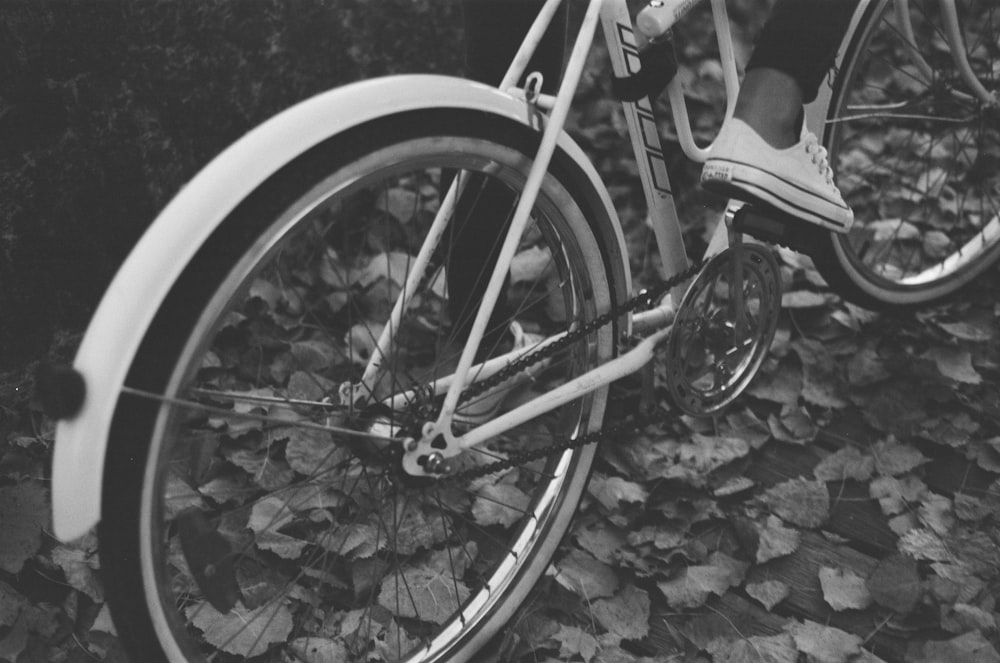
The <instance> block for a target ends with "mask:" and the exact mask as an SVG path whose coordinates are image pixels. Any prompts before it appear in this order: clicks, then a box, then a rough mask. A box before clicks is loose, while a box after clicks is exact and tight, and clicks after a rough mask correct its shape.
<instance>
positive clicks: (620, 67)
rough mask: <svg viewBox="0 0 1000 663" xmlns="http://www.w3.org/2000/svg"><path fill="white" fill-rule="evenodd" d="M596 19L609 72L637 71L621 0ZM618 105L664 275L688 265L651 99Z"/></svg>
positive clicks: (630, 29)
mask: <svg viewBox="0 0 1000 663" xmlns="http://www.w3.org/2000/svg"><path fill="white" fill-rule="evenodd" d="M601 24H602V25H603V26H604V41H605V43H607V45H608V54H609V55H610V57H611V67H612V71H613V72H614V75H615V76H618V77H626V76H632V75H635V74H636V73H638V72H639V70H640V68H641V66H642V65H641V64H640V63H639V46H638V42H637V41H636V34H635V30H634V28H633V27H632V19H631V18H630V17H629V13H628V7H627V5H626V3H625V0H613V1H609V2H606V3H605V4H604V7H603V8H602V9H601ZM622 109H623V110H624V113H625V121H626V123H627V126H628V130H629V135H630V136H631V138H632V148H633V150H634V151H635V160H636V164H637V165H638V167H639V177H640V178H641V181H642V188H643V191H644V192H645V194H646V205H647V207H648V209H649V216H650V218H651V219H652V225H653V232H654V233H655V235H656V244H657V247H658V248H659V251H660V260H661V261H662V264H663V270H664V274H663V276H665V277H668V276H670V275H671V274H677V273H678V272H681V271H683V270H685V269H687V267H688V259H687V253H686V251H685V250H684V238H683V236H682V234H681V224H680V219H679V218H678V216H677V207H676V206H675V205H674V195H673V189H672V188H671V185H670V178H669V177H668V175H667V162H666V159H665V158H664V156H663V144H662V142H661V141H660V133H659V130H658V128H657V125H656V117H655V116H654V114H653V104H652V102H651V101H650V99H649V98H648V97H647V98H643V99H641V100H639V101H638V102H635V103H631V102H622ZM684 289H685V286H684V285H682V286H679V287H678V288H675V289H674V292H673V296H674V298H675V300H679V298H680V296H681V295H682V294H683V292H684Z"/></svg>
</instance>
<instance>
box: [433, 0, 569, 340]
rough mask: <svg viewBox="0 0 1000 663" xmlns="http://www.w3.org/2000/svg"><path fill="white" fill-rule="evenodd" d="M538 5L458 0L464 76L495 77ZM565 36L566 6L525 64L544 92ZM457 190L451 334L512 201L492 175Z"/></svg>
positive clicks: (469, 306)
mask: <svg viewBox="0 0 1000 663" xmlns="http://www.w3.org/2000/svg"><path fill="white" fill-rule="evenodd" d="M542 4H543V0H464V2H463V10H464V23H465V31H466V35H465V43H466V68H467V75H468V76H469V78H472V79H473V80H477V81H479V82H482V83H486V84H488V85H497V84H499V83H500V81H501V79H502V78H503V76H504V74H505V73H506V71H507V67H508V65H509V64H510V61H511V60H512V59H513V58H514V54H515V53H516V52H517V49H518V47H519V46H520V45H521V41H522V39H523V38H524V35H525V34H526V33H527V31H528V29H529V28H530V27H531V24H532V22H533V21H534V20H535V17H536V16H537V15H538V11H539V9H541V6H542ZM565 41H566V13H565V11H564V10H561V11H560V13H559V14H558V15H557V17H556V19H555V20H554V22H553V24H552V26H551V28H550V29H549V31H548V32H547V33H546V35H545V38H544V39H543V40H542V43H541V44H540V46H539V49H538V51H537V52H536V53H535V56H534V58H533V59H532V61H531V64H530V66H529V67H528V71H529V72H532V71H539V72H541V74H542V76H543V77H544V80H545V83H544V88H543V89H545V91H546V92H552V91H554V90H555V89H556V88H557V87H558V82H559V78H560V75H561V74H562V65H563V51H564V48H565ZM465 189H466V191H467V192H468V193H467V194H466V195H464V196H462V198H461V199H460V200H459V201H458V203H457V204H456V210H455V215H454V220H453V222H452V227H451V228H450V229H449V236H448V244H449V246H448V248H449V252H448V254H449V255H448V263H447V265H446V269H447V281H448V304H449V314H450V316H451V319H452V322H453V324H454V329H455V331H456V335H457V337H458V339H459V340H461V339H464V337H465V336H467V335H468V332H469V330H470V329H471V326H472V321H473V319H474V317H475V313H476V311H477V309H478V306H479V302H480V301H481V300H482V297H483V293H484V292H485V291H486V284H487V281H488V280H489V276H490V274H492V272H493V268H494V266H495V265H496V261H497V257H498V254H499V252H500V246H501V244H502V242H503V238H504V236H505V234H506V231H507V228H508V226H509V224H510V221H511V219H510V214H511V213H512V212H513V207H514V205H515V203H516V193H515V192H514V191H512V190H510V189H508V188H506V187H505V186H503V185H501V184H499V183H497V182H488V183H486V184H485V186H484V185H483V180H482V178H479V179H478V180H477V178H471V181H470V182H468V183H467V184H466V187H465ZM506 295H507V293H506V291H503V292H501V295H500V299H499V300H498V302H497V306H496V308H495V310H494V313H493V317H492V319H491V323H490V325H489V327H488V329H487V336H486V338H484V339H483V343H482V344H481V346H480V348H481V354H487V353H489V351H490V349H491V348H492V347H493V346H495V345H496V344H497V342H498V341H499V340H500V338H501V337H502V336H503V335H504V332H506V331H507V321H508V319H509V316H510V311H509V309H508V306H507V296H506Z"/></svg>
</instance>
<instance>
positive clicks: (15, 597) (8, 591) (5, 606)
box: [0, 580, 28, 626]
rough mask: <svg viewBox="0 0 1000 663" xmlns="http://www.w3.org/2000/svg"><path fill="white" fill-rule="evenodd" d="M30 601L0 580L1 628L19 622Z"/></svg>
mask: <svg viewBox="0 0 1000 663" xmlns="http://www.w3.org/2000/svg"><path fill="white" fill-rule="evenodd" d="M26 605H28V599H27V598H26V597H25V596H23V595H22V594H21V593H20V592H19V591H17V590H16V589H14V588H13V587H11V586H10V585H8V584H7V583H5V582H4V581H3V580H0V626H10V625H11V624H13V623H14V622H15V621H17V616H18V615H19V614H20V612H21V610H22V609H23V608H24V607H25V606H26Z"/></svg>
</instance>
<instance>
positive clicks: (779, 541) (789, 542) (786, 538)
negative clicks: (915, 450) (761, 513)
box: [754, 515, 802, 564]
mask: <svg viewBox="0 0 1000 663" xmlns="http://www.w3.org/2000/svg"><path fill="white" fill-rule="evenodd" d="M754 526H755V527H756V528H757V535H758V543H757V552H756V560H757V563H758V564H763V563H764V562H767V561H770V560H772V559H777V558H778V557H784V556H785V555H791V554H792V553H793V552H795V551H796V550H797V549H798V547H799V541H800V539H801V537H802V534H801V532H799V530H797V529H792V528H790V527H785V525H784V523H783V522H782V520H781V518H778V517H777V516H774V515H770V516H768V517H767V519H766V520H765V521H764V522H763V523H759V522H755V523H754Z"/></svg>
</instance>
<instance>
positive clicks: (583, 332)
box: [439, 259, 708, 481]
mask: <svg viewBox="0 0 1000 663" xmlns="http://www.w3.org/2000/svg"><path fill="white" fill-rule="evenodd" d="M707 262H708V260H704V259H703V260H699V261H698V262H696V263H694V264H692V265H691V266H690V267H688V268H687V269H685V270H684V271H682V272H679V273H677V274H674V275H673V276H671V277H670V278H668V279H666V280H664V281H661V282H660V283H658V284H656V285H654V286H652V287H651V288H649V289H648V290H643V291H642V292H640V293H639V294H638V295H636V296H635V297H632V298H631V299H628V300H626V301H625V302H623V303H622V304H621V305H619V306H615V307H613V308H612V309H611V310H610V311H608V312H606V313H602V314H601V315H599V316H597V317H596V318H594V319H593V320H591V321H590V322H588V323H586V324H584V325H583V326H582V327H580V328H579V329H575V330H572V331H570V332H567V334H566V335H565V336H563V337H562V338H561V339H559V340H557V341H553V342H552V343H549V344H548V345H546V346H545V347H542V348H539V349H538V350H535V351H533V352H529V353H527V354H525V355H522V356H521V357H518V358H517V359H515V360H514V361H512V362H511V363H510V364H508V365H507V366H505V367H504V368H502V369H501V370H500V371H498V372H497V373H495V374H494V375H491V376H490V377H489V378H487V379H485V380H483V381H482V382H476V383H475V384H473V385H471V386H470V387H469V388H468V389H466V390H465V391H463V392H462V396H461V397H460V398H459V403H460V404H461V403H465V402H468V401H469V400H470V399H472V398H475V397H476V396H478V395H480V394H482V393H484V392H486V391H488V390H489V389H492V388H493V387H496V386H499V385H501V384H503V383H504V382H505V381H507V380H508V379H510V378H511V377H513V376H514V375H516V374H517V373H519V372H520V371H522V370H525V369H527V368H528V367H530V366H533V365H534V364H537V363H538V362H540V361H544V360H545V359H547V358H549V357H551V356H553V355H555V354H556V353H558V352H559V351H560V350H562V349H563V348H565V347H567V346H569V345H571V344H572V343H575V342H576V341H578V340H580V339H582V338H584V337H586V336H587V335H589V334H591V333H593V332H595V331H597V330H598V329H600V328H601V327H603V326H605V325H607V324H610V323H611V322H613V321H614V320H616V319H618V318H620V317H621V316H623V315H625V314H626V313H636V312H637V311H639V310H641V309H647V310H648V309H649V308H651V307H652V306H653V304H655V303H656V302H657V301H659V300H660V298H661V297H663V296H664V295H666V294H667V293H668V292H669V291H670V290H672V289H673V288H675V287H676V286H678V285H680V284H681V283H684V282H685V281H687V280H688V279H690V278H691V277H693V276H694V275H696V274H697V273H698V272H699V271H701V269H702V268H703V267H704V266H705V265H706V264H707ZM652 421H654V419H653V418H651V417H644V418H642V419H640V420H632V419H630V420H626V421H624V422H622V423H621V424H618V425H615V426H613V427H612V428H610V429H607V430H605V429H601V430H597V431H593V432H591V433H587V434H585V435H583V436H581V437H578V438H570V437H567V438H564V439H562V440H558V441H556V442H554V443H552V444H549V445H546V446H544V447H541V448H538V449H533V450H531V451H524V452H518V453H515V454H513V455H512V456H511V457H510V458H506V459H504V460H498V461H495V462H492V463H487V464H486V465H480V466H478V467H475V468H472V469H468V470H462V471H459V472H455V473H453V474H449V475H447V476H444V477H440V479H439V480H441V481H458V480H459V479H476V478H479V477H483V476H486V475H488V474H493V473H494V472H500V471H503V470H506V469H509V468H512V467H517V466H519V465H523V464H525V463H529V462H531V461H533V460H538V459H540V458H545V457H547V456H550V455H551V454H553V453H556V452H559V451H567V450H570V449H579V448H580V447H584V446H587V445H588V444H595V443H597V442H600V441H601V440H603V439H604V438H606V437H610V436H612V435H615V434H620V433H623V432H626V431H634V430H636V429H639V428H641V427H643V426H645V425H647V424H649V423H652Z"/></svg>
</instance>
